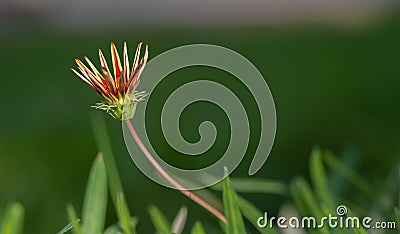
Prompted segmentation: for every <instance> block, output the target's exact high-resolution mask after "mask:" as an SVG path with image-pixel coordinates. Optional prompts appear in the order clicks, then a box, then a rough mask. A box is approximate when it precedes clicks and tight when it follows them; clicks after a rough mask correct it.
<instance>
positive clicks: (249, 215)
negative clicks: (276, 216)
mask: <svg viewBox="0 0 400 234" xmlns="http://www.w3.org/2000/svg"><path fill="white" fill-rule="evenodd" d="M237 198H238V202H239V207H240V210H241V211H242V213H243V215H244V217H246V219H247V220H248V221H249V222H250V223H251V225H253V227H255V228H256V229H257V230H258V231H259V232H260V233H263V234H278V231H277V230H276V229H275V228H273V227H272V228H271V227H270V226H269V225H267V226H266V227H265V228H260V227H259V226H258V224H257V221H258V219H259V217H264V214H263V213H262V212H261V211H260V210H259V209H258V208H257V207H256V206H254V205H253V204H251V203H250V202H249V201H247V200H246V199H244V198H243V197H241V196H239V195H237Z"/></svg>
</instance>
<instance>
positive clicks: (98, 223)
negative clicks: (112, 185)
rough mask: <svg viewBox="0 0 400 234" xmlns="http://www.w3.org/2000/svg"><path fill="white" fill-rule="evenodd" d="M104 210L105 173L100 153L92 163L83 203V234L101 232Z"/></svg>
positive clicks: (105, 194) (104, 215)
mask: <svg viewBox="0 0 400 234" xmlns="http://www.w3.org/2000/svg"><path fill="white" fill-rule="evenodd" d="M106 209H107V173H106V166H105V164H104V160H103V156H102V154H101V153H100V154H99V155H98V156H97V158H96V159H95V161H94V163H93V166H92V169H91V172H90V176H89V181H88V184H87V186H86V194H85V199H84V202H83V211H82V230H83V232H84V233H85V234H99V233H101V232H102V231H103V229H104V223H105V218H106Z"/></svg>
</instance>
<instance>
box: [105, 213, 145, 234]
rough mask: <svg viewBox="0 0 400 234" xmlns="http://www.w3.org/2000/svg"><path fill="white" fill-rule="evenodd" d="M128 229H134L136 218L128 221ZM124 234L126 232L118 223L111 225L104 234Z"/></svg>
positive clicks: (136, 222)
mask: <svg viewBox="0 0 400 234" xmlns="http://www.w3.org/2000/svg"><path fill="white" fill-rule="evenodd" d="M129 222H130V227H131V228H132V229H133V230H135V229H136V225H137V224H138V220H137V218H136V217H131V218H130V220H129ZM122 233H124V234H126V232H125V231H124V230H123V227H122V225H121V223H120V222H118V223H116V224H114V225H111V226H110V227H108V228H107V229H106V230H105V231H104V234H122Z"/></svg>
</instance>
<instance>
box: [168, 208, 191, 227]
mask: <svg viewBox="0 0 400 234" xmlns="http://www.w3.org/2000/svg"><path fill="white" fill-rule="evenodd" d="M187 213H188V210H187V208H186V207H185V206H182V207H181V208H180V209H179V211H178V214H177V215H176V216H175V219H174V221H173V222H172V228H171V229H172V232H173V233H175V234H180V233H182V231H183V228H184V227H185V223H186V219H187Z"/></svg>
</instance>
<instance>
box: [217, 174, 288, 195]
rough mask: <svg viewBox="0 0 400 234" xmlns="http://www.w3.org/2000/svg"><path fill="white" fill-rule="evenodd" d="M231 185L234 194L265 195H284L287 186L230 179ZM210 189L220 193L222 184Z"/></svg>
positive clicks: (259, 180) (267, 181)
mask: <svg viewBox="0 0 400 234" xmlns="http://www.w3.org/2000/svg"><path fill="white" fill-rule="evenodd" d="M231 183H232V186H233V188H234V189H235V191H236V192H242V193H266V194H278V195H286V194H287V193H288V186H287V185H286V184H284V183H282V182H279V181H276V180H269V179H253V178H231ZM211 189H213V190H217V191H222V189H223V183H217V184H215V185H213V186H211Z"/></svg>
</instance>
